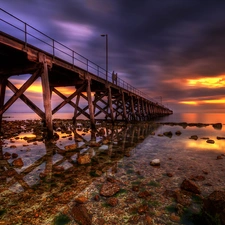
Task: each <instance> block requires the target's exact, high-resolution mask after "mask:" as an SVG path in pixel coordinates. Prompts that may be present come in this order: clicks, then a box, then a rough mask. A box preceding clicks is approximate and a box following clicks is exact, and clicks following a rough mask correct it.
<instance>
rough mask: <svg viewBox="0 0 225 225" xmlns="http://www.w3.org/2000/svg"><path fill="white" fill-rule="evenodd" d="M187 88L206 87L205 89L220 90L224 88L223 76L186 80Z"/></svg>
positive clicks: (224, 78)
mask: <svg viewBox="0 0 225 225" xmlns="http://www.w3.org/2000/svg"><path fill="white" fill-rule="evenodd" d="M187 86H191V87H196V86H197V87H207V88H221V87H225V76H224V75H221V76H218V77H204V78H197V79H187Z"/></svg>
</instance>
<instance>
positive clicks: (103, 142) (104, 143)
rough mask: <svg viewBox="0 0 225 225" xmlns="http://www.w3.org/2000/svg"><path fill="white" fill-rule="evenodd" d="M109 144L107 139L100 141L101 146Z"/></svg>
mask: <svg viewBox="0 0 225 225" xmlns="http://www.w3.org/2000/svg"><path fill="white" fill-rule="evenodd" d="M109 142H110V141H109V140H108V139H104V140H102V144H103V145H107V144H109Z"/></svg>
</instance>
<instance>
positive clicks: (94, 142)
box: [88, 141, 101, 147]
mask: <svg viewBox="0 0 225 225" xmlns="http://www.w3.org/2000/svg"><path fill="white" fill-rule="evenodd" d="M88 145H89V146H90V147H99V146H100V145H101V144H100V143H98V142H96V141H90V142H89V144H88Z"/></svg>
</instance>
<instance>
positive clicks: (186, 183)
mask: <svg viewBox="0 0 225 225" xmlns="http://www.w3.org/2000/svg"><path fill="white" fill-rule="evenodd" d="M180 188H181V189H183V190H185V191H189V192H192V193H194V194H200V193H201V191H200V188H199V187H198V185H197V184H195V183H194V182H193V181H191V180H187V179H184V180H183V182H182V183H181V186H180Z"/></svg>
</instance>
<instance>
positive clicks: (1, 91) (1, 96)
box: [0, 77, 7, 134]
mask: <svg viewBox="0 0 225 225" xmlns="http://www.w3.org/2000/svg"><path fill="white" fill-rule="evenodd" d="M6 80H7V79H6V78H5V77H0V109H2V107H3V106H4V100H5V90H6ZM1 111H2V110H1ZM2 114H3V111H2V113H1V114H0V134H1V132H2Z"/></svg>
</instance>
